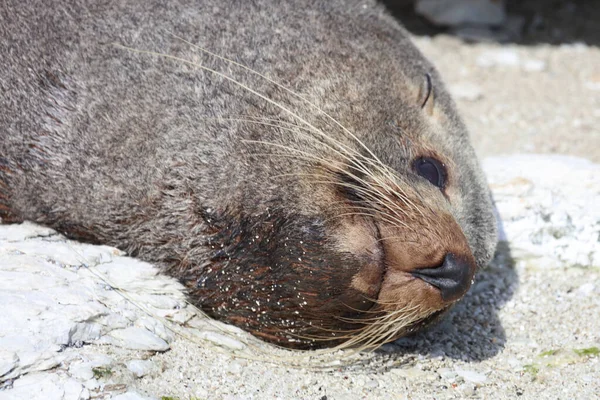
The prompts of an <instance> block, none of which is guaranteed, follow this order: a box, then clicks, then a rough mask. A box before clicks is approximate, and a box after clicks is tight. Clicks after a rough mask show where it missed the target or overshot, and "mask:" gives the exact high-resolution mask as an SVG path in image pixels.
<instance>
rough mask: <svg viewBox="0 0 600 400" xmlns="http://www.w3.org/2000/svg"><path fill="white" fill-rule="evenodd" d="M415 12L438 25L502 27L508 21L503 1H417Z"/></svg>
mask: <svg viewBox="0 0 600 400" xmlns="http://www.w3.org/2000/svg"><path fill="white" fill-rule="evenodd" d="M415 11H416V12H417V14H420V15H422V16H424V17H425V18H427V19H428V20H429V21H431V22H432V23H434V24H436V25H444V26H457V25H464V24H477V25H501V24H503V23H504V21H505V20H506V12H505V10H504V1H501V0H495V1H494V0H454V1H448V0H417V2H416V4H415Z"/></svg>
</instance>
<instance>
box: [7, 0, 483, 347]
mask: <svg viewBox="0 0 600 400" xmlns="http://www.w3.org/2000/svg"><path fill="white" fill-rule="evenodd" d="M13 3H14V4H13ZM178 37H180V38H184V39H185V40H187V41H189V42H190V43H193V44H197V45H200V46H202V47H204V48H207V49H209V50H211V51H214V52H216V53H218V54H220V55H224V56H227V57H229V58H231V59H233V60H235V61H237V62H239V63H242V64H244V65H248V66H250V67H251V68H252V69H253V70H255V71H258V72H260V73H261V74H264V75H266V76H268V77H269V78H271V79H274V80H275V81H277V82H281V83H282V84H284V85H285V86H286V87H288V88H290V89H291V90H293V91H294V92H295V93H298V94H299V95H301V96H302V97H303V98H305V99H309V100H310V102H311V103H312V104H314V105H315V106H317V107H318V108H319V109H320V110H321V111H318V110H317V109H316V108H315V107H314V106H313V105H311V104H308V103H307V102H306V101H305V100H303V99H302V98H299V97H297V96H294V95H292V94H290V93H289V92H287V91H285V90H282V89H281V88H280V87H278V86H276V85H274V84H273V83H271V82H269V81H267V80H265V79H264V78H262V77H260V76H258V75H256V74H253V73H251V72H249V71H247V70H244V69H243V68H239V67H237V66H235V65H232V64H230V63H227V62H225V61H223V60H220V59H218V58H216V57H213V56H211V55H209V54H206V53H205V52H202V51H201V50H199V49H197V48H195V47H194V46H192V45H190V44H189V43H186V42H185V41H183V40H180V39H178ZM120 45H122V46H126V47H127V48H124V47H121V46H120ZM130 49H136V50H149V51H152V52H157V53H160V54H164V55H171V56H175V57H178V58H181V59H184V60H188V62H178V61H177V60H174V59H169V58H166V57H163V56H158V55H151V54H148V53H141V52H137V51H133V50H130ZM0 54H2V55H3V56H2V57H1V58H0V71H1V74H0V93H1V94H0V218H2V222H4V223H12V222H19V221H23V220H32V221H36V222H39V223H42V224H46V225H48V226H51V227H53V228H55V229H57V230H59V231H61V232H64V233H65V234H66V235H67V236H69V237H72V238H76V239H79V240H84V241H89V242H93V243H105V244H110V245H114V246H117V247H119V248H122V249H124V250H126V251H128V252H129V253H130V254H132V255H135V256H139V257H141V258H143V259H146V260H149V261H152V262H157V263H160V264H161V265H162V266H163V267H164V269H165V270H166V271H167V272H169V273H170V274H172V275H174V276H177V277H179V278H180V279H181V280H182V281H183V282H184V283H185V284H186V285H187V286H188V288H189V289H190V296H191V298H192V299H194V300H196V301H197V303H198V304H200V305H201V306H202V307H203V309H204V310H205V311H207V312H208V313H209V314H210V315H212V316H215V317H217V318H221V319H224V320H227V321H229V322H231V323H234V324H236V325H239V326H242V327H244V328H245V329H247V330H249V331H251V332H253V333H255V334H257V335H259V336H261V337H264V338H266V339H268V340H273V341H276V342H277V341H282V340H283V339H286V340H288V339H291V340H299V339H300V336H302V337H306V336H310V337H315V336H331V335H333V334H332V333H331V332H330V331H329V326H328V324H329V323H331V320H330V319H328V318H329V317H327V318H325V317H323V321H321V322H319V321H320V320H319V318H321V317H320V316H330V315H337V317H336V318H338V319H339V318H348V319H349V323H348V329H349V330H352V329H355V328H356V327H355V325H354V324H353V323H352V321H353V318H357V316H356V315H357V313H358V311H357V310H358V309H361V308H362V307H364V308H365V309H368V308H369V307H370V306H371V305H372V301H370V299H368V298H367V296H365V297H364V300H361V301H356V299H355V297H356V296H355V293H354V292H353V291H354V290H355V289H353V288H352V287H351V282H352V279H353V277H354V276H355V275H356V274H358V273H359V272H360V271H361V266H362V264H363V263H365V262H366V263H368V262H369V260H366V261H365V259H364V257H363V258H360V257H358V258H357V257H356V256H354V255H353V254H352V251H351V250H348V249H350V248H351V247H352V246H354V247H356V246H359V245H362V244H360V243H359V244H358V245H356V244H353V243H354V242H352V243H350V242H351V240H350V239H351V238H350V236H346V234H345V232H347V231H346V230H345V228H343V227H344V226H345V224H346V225H351V226H359V227H360V229H359V233H357V234H356V235H358V237H359V238H360V237H363V236H364V235H365V234H364V233H360V232H363V231H364V232H366V231H368V232H369V233H368V235H367V236H369V235H377V234H379V235H380V236H379V238H378V240H392V239H388V238H386V237H381V233H380V232H379V233H377V232H376V229H375V228H373V227H372V224H371V222H369V221H370V218H371V217H370V216H369V215H360V213H362V211H360V212H359V210H364V207H366V208H369V207H372V204H369V202H367V204H358V206H360V207H362V208H360V209H359V208H357V202H353V201H352V197H351V196H348V193H347V191H348V188H349V185H350V184H352V179H354V178H355V177H354V178H353V177H351V178H352V179H350V180H349V179H348V174H347V173H345V172H344V171H347V170H348V169H352V168H350V166H349V163H348V160H346V159H344V157H342V156H340V154H336V153H335V152H333V151H332V150H331V149H332V148H338V147H337V145H336V144H335V143H334V142H331V141H328V140H327V139H324V138H323V137H322V136H319V135H318V134H316V133H315V130H314V129H311V128H310V127H309V126H308V125H307V124H306V123H309V124H310V125H311V126H314V127H317V128H318V129H319V130H321V131H322V132H324V133H325V134H326V135H327V136H330V137H332V138H334V139H335V140H336V141H337V142H338V143H342V144H343V145H344V146H348V148H350V149H352V151H354V152H356V153H357V154H360V155H361V156H362V157H365V159H371V160H372V159H373V157H372V155H374V156H376V157H377V159H378V160H380V161H381V163H382V164H384V165H385V166H386V168H388V169H389V171H392V172H393V175H390V174H388V175H386V174H385V173H383V172H382V171H380V170H378V169H377V168H376V167H377V165H376V164H377V163H375V162H373V163H372V164H370V163H369V162H366V161H365V165H367V166H368V167H369V168H372V169H373V171H374V172H373V176H375V177H378V179H379V180H380V181H382V182H383V183H384V184H386V185H389V186H390V187H395V188H398V192H397V194H398V195H399V196H396V195H390V198H389V199H387V200H386V202H388V203H389V204H391V206H389V207H388V208H387V209H386V210H387V211H386V212H387V213H388V214H390V215H388V216H387V217H386V218H388V219H390V220H393V221H392V222H393V223H394V224H400V223H402V224H405V225H407V226H409V227H410V228H411V229H410V230H409V231H410V232H409V233H406V236H404V237H399V238H398V237H396V238H395V239H394V240H397V241H398V246H402V243H403V242H406V241H411V240H412V241H415V240H416V241H419V240H421V239H419V237H421V236H422V237H425V238H426V239H427V240H425V242H427V243H428V244H431V246H433V247H436V246H437V247H440V249H442V248H446V247H448V246H452V245H453V243H454V241H455V239H453V235H452V234H449V233H448V232H450V233H452V232H458V234H460V235H462V234H464V237H466V239H467V241H468V247H469V248H470V250H471V251H472V253H473V255H474V257H475V260H476V262H477V265H478V266H482V265H484V264H486V263H487V261H488V260H489V259H490V257H491V255H492V252H493V250H494V247H495V222H494V219H493V215H492V212H491V202H490V198H489V194H488V190H487V187H486V183H485V180H484V177H483V175H482V172H481V170H480V168H479V166H478V162H477V159H476V157H475V154H474V152H473V150H472V148H471V145H470V144H469V140H468V135H467V133H466V129H465V127H464V124H463V123H462V121H461V120H460V118H459V117H458V114H457V111H456V108H455V105H454V103H453V102H452V100H451V99H450V97H449V96H448V94H447V92H446V91H445V89H444V86H443V84H442V82H441V81H440V78H439V75H438V74H437V72H436V71H435V69H434V68H433V67H432V66H431V64H430V63H429V62H428V61H426V60H425V59H424V58H423V56H422V55H421V54H420V53H419V52H418V51H417V50H416V49H415V47H414V46H413V45H412V43H411V42H410V40H409V38H408V34H407V33H406V32H405V30H404V29H403V28H402V27H400V26H399V25H398V22H397V21H396V20H394V19H393V18H392V17H390V16H389V15H388V14H387V13H386V11H385V10H384V8H383V7H382V6H380V5H377V4H375V3H374V2H372V1H347V0H344V1H341V0H333V1H332V0H327V1H324V0H315V1H286V2H278V1H271V0H260V1H253V2H246V1H244V2H241V1H240V2H237V1H216V0H208V1H196V2H194V1H191V2H187V1H170V2H162V1H153V0H151V1H146V2H138V1H114V2H112V1H109V2H98V1H87V2H86V1H76V2H75V1H73V2H65V1H43V2H42V1H39V2H38V1H28V2H15V1H12V0H8V2H4V3H3V4H2V5H0ZM195 63H197V64H201V65H204V66H207V67H209V68H211V69H215V70H218V71H221V72H222V73H224V74H225V75H227V76H230V77H233V78H234V79H236V80H237V81H239V82H241V83H242V84H243V85H245V86H247V87H248V88H251V89H252V90H254V91H257V92H259V93H261V94H263V95H264V96H266V97H268V98H269V99H272V100H273V102H275V103H277V104H280V105H284V106H285V108H286V109H288V110H291V111H293V113H294V114H296V115H297V116H301V118H302V120H303V121H304V122H306V123H304V122H302V121H299V120H298V118H295V117H294V116H292V115H290V113H289V112H286V111H285V110H283V109H282V108H281V107H278V106H277V104H273V103H270V102H268V101H265V100H264V99H263V98H261V97H260V96H256V95H255V94H253V93H251V92H249V91H248V90H244V89H243V88H242V87H240V85H237V84H236V83H235V82H232V81H230V80H227V79H224V78H222V77H220V76H218V75H215V74H213V73H210V72H208V71H205V70H204V71H203V70H201V69H199V68H196V67H195V66H194V64H195ZM426 74H430V76H431V77H432V83H433V88H434V92H435V93H434V94H435V99H434V100H433V99H432V100H431V101H430V102H429V103H428V104H429V105H430V106H431V107H429V108H427V109H423V108H422V107H421V105H422V104H420V103H419V98H421V97H422V96H423V94H422V92H423V91H422V88H423V82H424V79H425V76H426ZM324 112H325V113H327V114H328V115H330V116H332V117H333V118H335V120H337V121H338V122H339V124H341V125H342V126H343V127H344V128H345V129H347V130H348V131H349V132H352V133H353V134H355V135H356V136H357V137H358V138H359V139H360V141H361V142H362V143H363V144H364V145H365V146H366V147H368V149H369V151H366V150H365V148H364V147H362V146H361V145H360V144H359V143H358V142H357V141H356V140H355V139H353V138H352V137H351V136H350V135H348V134H347V132H346V131H345V130H344V129H342V128H341V127H340V126H339V125H336V123H334V122H333V121H332V120H331V119H329V118H328V117H327V116H326V115H325V114H324ZM294 149H295V150H294ZM369 152H372V153H373V154H372V155H371V154H369ZM307 154H308V155H309V156H307ZM420 155H433V156H436V157H438V158H439V159H440V160H442V161H443V162H444V163H445V164H446V165H447V166H448V170H449V184H448V189H447V191H446V193H445V194H441V193H440V192H439V190H438V189H437V188H434V187H432V185H431V184H429V183H428V182H426V181H424V180H423V179H422V178H420V177H419V176H417V175H416V174H415V173H414V172H413V171H412V170H411V166H410V165H411V160H412V159H414V157H417V156H420ZM340 171H342V172H341V173H340ZM356 172H357V171H356V170H352V173H353V174H354V173H356ZM365 179H366V180H370V179H371V178H370V177H369V176H368V174H367V176H366V178H365ZM349 181H350V184H349V183H348V182H349ZM340 182H341V183H340ZM370 182H372V183H373V182H375V181H373V180H370ZM373 184H374V185H375V184H376V183H373ZM340 188H341V189H340ZM344 188H345V189H344ZM350 189H352V187H350ZM400 191H403V193H406V195H407V198H408V199H409V200H410V203H412V206H411V205H410V204H408V203H407V201H406V199H404V200H403V199H402V196H400V195H401V193H400ZM388 200H389V201H388ZM371 202H373V199H371ZM359 203H360V202H359ZM335 204H340V205H339V206H334V205H335ZM353 207H354V208H353ZM390 207H393V208H394V209H395V210H400V211H398V212H396V211H393V212H392V211H390ZM340 209H344V210H346V211H347V212H345V213H342V212H341V211H340ZM424 210H425V213H426V214H427V215H429V216H428V217H427V218H424V217H423V215H424V214H423V211H424ZM369 212H370V213H371V214H373V213H374V212H373V211H369ZM369 212H366V214H369ZM347 213H355V214H356V215H354V216H351V215H350V216H345V215H341V214H347ZM445 219H448V221H450V222H449V223H448V224H446V225H444V226H443V227H436V221H438V220H439V221H444V220H445ZM442 223H443V222H440V224H442ZM453 224H454V225H453ZM446 228H447V229H446ZM361 229H362V230H361ZM402 232H404V231H402ZM407 232H408V231H407ZM361 235H363V236H361ZM393 235H394V234H392V235H391V236H393ZM461 237H462V236H461ZM357 241H358V242H360V240H357ZM348 243H350V244H348ZM367 245H368V244H367ZM367 245H365V246H367ZM344 246H346V247H347V248H346V247H344ZM352 248H353V247H352ZM357 251H358V250H357ZM360 251H363V250H362V249H361V250H360ZM365 251H366V250H365ZM427 251H429V250H425V253H423V254H420V255H417V258H418V257H423V258H427V257H428V254H429V253H427ZM440 251H441V250H440ZM466 251H467V252H468V251H469V249H466ZM361 254H363V253H361ZM431 254H433V253H431ZM236 268H237V269H236ZM315 272H318V273H315ZM313 274H314V275H313ZM368 275H369V271H368V270H367V272H364V271H363V277H362V278H361V279H362V281H361V282H362V283H361V282H359V283H358V284H357V285H358V286H357V287H361V288H362V287H366V286H369V284H366V283H365V282H374V284H375V285H377V282H378V281H377V279H378V278H377V277H374V276H370V277H369V276H368ZM371 275H373V274H371ZM375 275H377V274H375ZM363 278H364V279H363ZM361 284H362V286H361ZM379 284H381V282H379ZM270 290H271V291H275V290H276V293H277V296H272V295H270V294H269V291H270ZM365 290H367V289H365ZM373 290H375V289H373ZM403 290H416V291H418V290H420V289H418V288H415V289H407V288H405V289H403ZM424 296H425V295H424ZM427 296H430V297H431V295H430V294H427ZM427 296H425V297H426V298H427ZM417 297H418V296H417ZM432 301H433V300H432ZM348 304H351V305H352V307H353V308H352V309H348V308H347V307H346V308H345V306H347V305H348ZM407 307H408V306H407ZM234 309H235V310H236V312H235V313H232V311H231V310H234ZM264 310H267V311H268V312H266V313H262V311H264ZM293 311H297V313H293ZM428 313H429V314H432V313H433V311H429V312H428ZM426 315H427V313H426V312H423V313H421V314H419V315H418V318H416V319H415V320H414V321H410V323H413V322H415V321H417V322H418V320H421V319H423V317H424V316H426ZM307 320H310V321H311V324H310V326H309V325H308V324H306V323H305V322H303V321H307ZM282 321H283V322H282ZM285 321H287V322H285ZM315 321H316V322H315ZM313 323H314V325H319V327H317V328H315V327H314V326H313ZM408 325H410V324H408ZM360 326H362V325H360ZM360 326H359V328H357V329H360ZM334 330H335V329H334ZM298 335H299V336H298ZM338 336H339V333H338ZM342 336H343V335H342Z"/></svg>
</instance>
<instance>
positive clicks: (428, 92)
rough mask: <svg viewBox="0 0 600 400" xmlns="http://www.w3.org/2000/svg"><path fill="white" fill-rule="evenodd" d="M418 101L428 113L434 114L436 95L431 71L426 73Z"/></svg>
mask: <svg viewBox="0 0 600 400" xmlns="http://www.w3.org/2000/svg"><path fill="white" fill-rule="evenodd" d="M417 100H418V102H419V104H420V105H421V108H422V109H423V110H424V111H425V112H426V113H427V114H428V115H433V107H434V106H435V95H434V92H433V82H432V80H431V75H430V74H429V73H426V74H425V79H424V80H423V83H422V84H421V87H420V88H419V97H418V99H417Z"/></svg>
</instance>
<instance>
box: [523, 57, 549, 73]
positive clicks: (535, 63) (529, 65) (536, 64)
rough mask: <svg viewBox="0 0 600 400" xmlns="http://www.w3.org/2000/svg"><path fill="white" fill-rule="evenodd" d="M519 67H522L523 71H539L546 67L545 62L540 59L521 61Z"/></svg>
mask: <svg viewBox="0 0 600 400" xmlns="http://www.w3.org/2000/svg"><path fill="white" fill-rule="evenodd" d="M521 67H522V68H523V71H527V72H541V71H544V70H545V69H546V62H545V61H542V60H535V59H530V60H525V61H523V64H522V66H521Z"/></svg>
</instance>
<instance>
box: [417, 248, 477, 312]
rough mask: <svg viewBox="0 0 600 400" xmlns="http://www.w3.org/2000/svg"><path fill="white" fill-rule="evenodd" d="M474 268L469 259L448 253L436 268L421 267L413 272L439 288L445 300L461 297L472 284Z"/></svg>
mask: <svg viewBox="0 0 600 400" xmlns="http://www.w3.org/2000/svg"><path fill="white" fill-rule="evenodd" d="M474 270H475V269H474V268H473V267H472V266H471V263H469V261H468V260H467V259H464V258H462V257H459V256H456V255H455V254H452V253H448V254H446V257H444V262H443V263H442V265H439V266H437V267H434V268H419V269H417V270H414V271H411V274H412V275H413V276H414V277H416V278H419V279H421V280H423V281H425V282H427V283H429V284H430V285H432V286H435V287H436V288H438V289H439V290H440V292H441V294H442V299H443V300H444V301H454V300H458V299H460V298H461V297H462V296H463V295H464V294H465V293H466V292H467V290H468V289H469V287H470V286H471V279H472V278H473V272H474Z"/></svg>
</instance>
